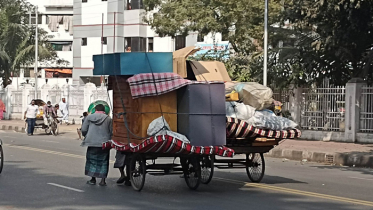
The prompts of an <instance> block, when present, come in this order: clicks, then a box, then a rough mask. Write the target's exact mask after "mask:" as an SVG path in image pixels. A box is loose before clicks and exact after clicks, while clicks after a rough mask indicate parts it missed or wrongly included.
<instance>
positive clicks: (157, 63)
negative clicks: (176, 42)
mask: <svg viewBox="0 0 373 210" xmlns="http://www.w3.org/2000/svg"><path fill="white" fill-rule="evenodd" d="M93 61H94V69H93V75H135V74H141V73H152V72H153V73H164V72H172V71H173V66H172V65H173V64H172V53H170V52H154V53H153V52H152V53H147V52H126V53H111V54H103V55H94V56H93Z"/></svg>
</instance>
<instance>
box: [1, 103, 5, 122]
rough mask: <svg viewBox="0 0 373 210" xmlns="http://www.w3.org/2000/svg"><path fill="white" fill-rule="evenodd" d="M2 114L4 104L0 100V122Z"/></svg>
mask: <svg viewBox="0 0 373 210" xmlns="http://www.w3.org/2000/svg"><path fill="white" fill-rule="evenodd" d="M4 112H5V104H4V102H3V101H2V100H1V99H0V120H2V119H3V118H4Z"/></svg>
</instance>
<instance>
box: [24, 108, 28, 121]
mask: <svg viewBox="0 0 373 210" xmlns="http://www.w3.org/2000/svg"><path fill="white" fill-rule="evenodd" d="M27 110H28V107H27V109H26V111H25V114H24V115H23V118H24V119H26V114H27Z"/></svg>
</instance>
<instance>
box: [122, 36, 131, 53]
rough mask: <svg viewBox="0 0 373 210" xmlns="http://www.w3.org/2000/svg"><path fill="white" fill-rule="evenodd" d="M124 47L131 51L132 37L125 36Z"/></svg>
mask: <svg viewBox="0 0 373 210" xmlns="http://www.w3.org/2000/svg"><path fill="white" fill-rule="evenodd" d="M124 49H125V50H126V52H131V51H132V49H131V37H126V38H124Z"/></svg>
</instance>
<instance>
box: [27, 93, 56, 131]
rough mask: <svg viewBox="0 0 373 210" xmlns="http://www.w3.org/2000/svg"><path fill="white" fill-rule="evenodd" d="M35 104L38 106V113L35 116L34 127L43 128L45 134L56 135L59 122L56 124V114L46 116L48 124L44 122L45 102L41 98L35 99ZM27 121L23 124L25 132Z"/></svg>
mask: <svg viewBox="0 0 373 210" xmlns="http://www.w3.org/2000/svg"><path fill="white" fill-rule="evenodd" d="M34 101H35V105H37V106H38V107H39V111H38V115H37V116H36V122H35V129H37V128H38V129H44V130H45V133H46V134H53V135H55V136H57V135H58V132H59V124H58V119H57V118H58V116H52V115H49V116H48V125H46V124H45V123H44V106H45V105H46V103H45V102H44V101H43V100H41V99H35V100H34ZM27 127H28V125H27V122H26V124H25V132H26V133H27V129H28V128H27Z"/></svg>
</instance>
